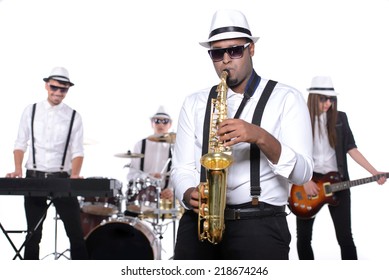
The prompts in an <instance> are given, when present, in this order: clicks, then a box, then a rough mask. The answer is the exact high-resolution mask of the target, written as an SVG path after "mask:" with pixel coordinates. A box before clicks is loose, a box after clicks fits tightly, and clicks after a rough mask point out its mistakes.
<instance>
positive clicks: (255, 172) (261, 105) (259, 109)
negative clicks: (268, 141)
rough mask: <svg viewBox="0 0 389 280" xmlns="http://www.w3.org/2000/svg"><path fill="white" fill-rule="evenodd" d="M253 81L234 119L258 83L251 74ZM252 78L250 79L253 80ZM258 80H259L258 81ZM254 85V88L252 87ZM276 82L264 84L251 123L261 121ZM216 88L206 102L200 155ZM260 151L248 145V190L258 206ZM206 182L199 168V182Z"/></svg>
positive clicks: (270, 81)
mask: <svg viewBox="0 0 389 280" xmlns="http://www.w3.org/2000/svg"><path fill="white" fill-rule="evenodd" d="M253 77H254V79H250V80H252V82H250V84H249V91H251V92H250V93H249V95H248V96H246V93H245V97H244V98H243V100H242V103H241V105H240V106H239V108H238V111H237V114H236V115H235V117H234V118H239V115H240V113H241V112H242V111H243V107H244V105H245V104H246V102H247V100H248V99H249V98H250V96H252V95H253V93H254V92H255V90H256V88H257V86H258V84H259V82H260V77H259V76H256V73H255V72H254V73H253ZM253 77H252V78H253ZM258 78H259V80H258ZM253 84H254V86H252V85H253ZM276 84H277V82H275V81H272V80H269V81H268V83H267V84H266V86H265V88H264V90H263V93H262V95H261V98H260V99H259V101H258V103H257V106H256V108H255V111H254V115H253V120H252V123H253V124H256V125H258V126H259V125H260V124H261V119H262V115H263V111H264V109H265V106H266V103H267V101H268V100H269V97H270V95H271V93H272V92H273V89H274V87H275V86H276ZM216 88H217V86H214V87H212V89H211V91H210V94H209V97H208V101H207V108H206V112H205V118H204V128H203V146H202V154H203V155H204V154H206V153H207V152H208V142H209V139H208V138H209V122H210V117H211V116H210V115H211V112H210V111H211V99H212V98H216V97H217V93H216ZM259 165H260V150H259V148H258V146H257V145H255V144H251V145H250V181H251V188H250V195H251V197H252V198H253V204H258V197H259V196H260V195H261V187H260V174H259V172H260V166H259ZM205 181H206V173H205V168H204V167H203V166H201V172H200V182H205Z"/></svg>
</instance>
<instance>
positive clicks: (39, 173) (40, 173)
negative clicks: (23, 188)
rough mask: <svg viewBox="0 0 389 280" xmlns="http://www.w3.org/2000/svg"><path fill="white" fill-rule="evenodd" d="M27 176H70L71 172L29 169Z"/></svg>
mask: <svg viewBox="0 0 389 280" xmlns="http://www.w3.org/2000/svg"><path fill="white" fill-rule="evenodd" d="M26 174H27V178H69V173H67V172H64V171H59V172H43V171H38V170H30V169H29V170H27V173H26Z"/></svg>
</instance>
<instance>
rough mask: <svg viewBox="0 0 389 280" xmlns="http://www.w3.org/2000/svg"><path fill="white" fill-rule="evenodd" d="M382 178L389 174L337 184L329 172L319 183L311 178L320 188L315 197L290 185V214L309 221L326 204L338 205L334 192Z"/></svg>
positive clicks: (334, 174) (336, 178)
mask: <svg viewBox="0 0 389 280" xmlns="http://www.w3.org/2000/svg"><path fill="white" fill-rule="evenodd" d="M382 176H385V177H386V178H388V177H389V173H382V174H378V175H375V176H372V177H367V178H363V179H358V180H353V181H344V182H339V181H340V178H339V175H338V174H337V173H335V172H330V173H328V174H326V175H325V176H324V177H323V179H321V180H320V181H319V180H315V178H313V181H315V183H316V184H317V185H318V187H319V188H320V190H319V193H318V194H317V195H315V196H311V195H307V194H306V193H305V190H304V186H299V185H292V187H291V189H290V195H289V205H288V206H289V208H290V210H291V211H292V213H293V214H295V215H296V216H297V217H299V218H303V219H304V218H305V219H309V218H312V217H313V216H315V215H316V214H317V212H319V210H320V209H321V207H323V206H324V205H325V204H327V203H328V204H330V205H333V206H336V205H338V204H339V201H338V200H337V199H336V198H335V197H334V196H333V194H334V193H335V192H338V191H342V190H346V189H349V188H351V187H354V186H358V185H362V184H367V183H371V182H374V181H377V180H378V179H379V178H381V177H382Z"/></svg>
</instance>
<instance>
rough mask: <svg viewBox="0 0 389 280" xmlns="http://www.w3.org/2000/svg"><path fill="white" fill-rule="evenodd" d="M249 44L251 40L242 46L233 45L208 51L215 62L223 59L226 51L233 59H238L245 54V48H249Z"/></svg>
mask: <svg viewBox="0 0 389 280" xmlns="http://www.w3.org/2000/svg"><path fill="white" fill-rule="evenodd" d="M249 45H250V42H249V43H246V44H244V45H242V46H233V47H230V48H223V49H210V50H208V53H209V56H210V57H211V59H212V61H213V62H218V61H222V60H223V58H224V53H228V55H229V57H230V58H231V59H237V58H241V57H242V56H243V52H244V49H245V48H247V47H248V46H249Z"/></svg>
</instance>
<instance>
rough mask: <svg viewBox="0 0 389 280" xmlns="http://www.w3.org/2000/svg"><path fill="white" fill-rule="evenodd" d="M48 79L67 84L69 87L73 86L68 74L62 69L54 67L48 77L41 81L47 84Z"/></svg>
mask: <svg viewBox="0 0 389 280" xmlns="http://www.w3.org/2000/svg"><path fill="white" fill-rule="evenodd" d="M50 79H53V80H56V81H60V82H65V83H68V84H69V85H70V86H74V84H73V83H72V82H71V81H70V78H69V72H68V70H66V68H64V67H54V68H53V70H51V73H50V75H49V76H48V77H47V78H43V81H45V82H48V81H49V80H50Z"/></svg>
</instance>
